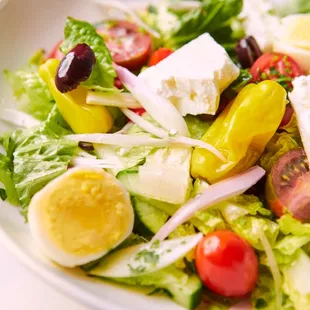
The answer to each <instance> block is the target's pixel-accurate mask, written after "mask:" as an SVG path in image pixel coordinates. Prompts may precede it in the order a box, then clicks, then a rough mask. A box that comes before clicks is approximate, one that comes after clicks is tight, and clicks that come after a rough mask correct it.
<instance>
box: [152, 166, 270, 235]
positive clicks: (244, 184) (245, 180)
mask: <svg viewBox="0 0 310 310" xmlns="http://www.w3.org/2000/svg"><path fill="white" fill-rule="evenodd" d="M264 174H265V170H264V169H263V168H261V167H258V166H256V167H253V168H251V169H249V170H248V171H246V172H243V173H241V174H238V175H236V176H234V177H231V178H228V179H226V180H224V181H221V182H219V183H216V184H213V185H211V186H209V187H208V188H206V189H205V191H204V192H203V193H202V194H201V195H200V196H197V197H196V198H194V199H192V200H190V201H189V202H187V203H186V204H185V205H183V206H182V207H181V208H180V209H179V210H178V211H177V212H176V213H175V214H174V215H173V216H172V217H171V218H170V219H169V220H168V222H167V223H166V224H165V225H164V226H163V227H162V228H161V229H160V230H159V232H157V234H156V235H155V236H154V238H153V240H160V241H161V240H164V239H165V238H167V236H168V235H169V234H170V233H172V232H173V231H174V230H175V229H176V228H177V227H178V226H179V225H181V224H183V223H184V222H186V221H187V220H189V219H190V218H191V217H193V216H194V215H195V213H196V212H199V211H202V210H205V209H207V208H209V207H212V206H213V205H215V204H217V203H219V202H221V201H224V200H227V199H229V198H232V197H234V196H237V195H240V194H242V193H244V192H245V191H246V190H247V189H249V188H250V187H252V186H253V185H254V184H256V183H257V182H258V181H259V180H260V179H261V178H262V177H263V176H264Z"/></svg>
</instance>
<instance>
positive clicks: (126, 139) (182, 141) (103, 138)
mask: <svg viewBox="0 0 310 310" xmlns="http://www.w3.org/2000/svg"><path fill="white" fill-rule="evenodd" d="M66 138H67V139H69V140H72V141H78V142H89V143H96V144H107V145H119V146H122V147H133V146H142V145H148V146H154V147H158V148H161V147H183V148H189V147H195V146H198V147H199V148H203V149H205V150H208V151H209V152H211V153H213V154H214V155H215V156H217V157H218V158H219V159H220V160H223V161H225V160H226V159H225V158H224V157H223V155H222V154H221V153H220V152H219V151H218V150H217V149H215V148H214V147H213V146H212V145H210V144H208V143H205V142H203V143H201V142H202V141H200V140H195V139H190V138H184V137H168V138H163V139H157V138H151V137H148V136H136V135H126V134H121V133H105V134H103V133H92V134H78V135H69V136H66Z"/></svg>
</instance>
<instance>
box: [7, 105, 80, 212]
mask: <svg viewBox="0 0 310 310" xmlns="http://www.w3.org/2000/svg"><path fill="white" fill-rule="evenodd" d="M64 124H65V121H64V120H63V119H62V117H61V115H60V114H59V112H58V110H57V107H56V106H54V108H53V110H52V112H51V113H50V115H49V116H48V119H47V121H46V122H43V123H41V124H40V126H38V127H34V128H31V129H25V130H18V131H14V132H12V133H11V134H9V135H6V136H5V137H4V138H3V140H2V144H3V146H4V148H5V150H6V152H7V157H8V160H9V161H8V165H9V166H10V167H12V168H11V172H12V174H11V176H12V180H13V184H14V189H15V190H16V192H17V196H18V200H19V202H20V204H21V207H22V214H23V215H24V216H25V218H27V211H28V205H29V202H30V200H31V198H32V196H33V195H34V194H35V193H36V192H38V191H39V190H40V189H41V188H43V187H44V186H45V185H46V184H47V183H49V182H50V181H51V180H52V179H54V178H56V177H57V176H59V175H61V174H62V173H64V172H65V171H67V169H68V165H69V163H70V161H71V159H72V156H73V154H74V152H75V151H76V150H77V149H78V145H77V143H76V142H74V141H69V140H65V139H63V138H62V136H63V135H64V134H67V133H68V132H69V129H68V127H67V126H65V127H62V125H64ZM7 173H8V172H7ZM3 183H5V182H3ZM4 185H5V189H6V191H7V193H8V194H9V193H10V192H9V191H10V190H11V191H13V189H12V188H13V186H12V183H11V182H9V183H8V182H7V183H6V184H4ZM8 197H9V195H8Z"/></svg>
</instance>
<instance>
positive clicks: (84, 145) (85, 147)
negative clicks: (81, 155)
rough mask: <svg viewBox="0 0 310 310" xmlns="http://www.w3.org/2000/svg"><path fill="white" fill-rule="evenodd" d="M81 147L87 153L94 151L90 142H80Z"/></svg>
mask: <svg viewBox="0 0 310 310" xmlns="http://www.w3.org/2000/svg"><path fill="white" fill-rule="evenodd" d="M79 147H80V148H81V149H83V150H85V151H88V152H90V151H94V146H93V144H92V143H89V142H82V141H80V142H79Z"/></svg>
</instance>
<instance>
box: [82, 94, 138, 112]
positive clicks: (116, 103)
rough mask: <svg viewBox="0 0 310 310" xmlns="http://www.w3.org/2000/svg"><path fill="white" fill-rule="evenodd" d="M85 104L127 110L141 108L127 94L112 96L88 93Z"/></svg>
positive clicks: (130, 95) (131, 96)
mask: <svg viewBox="0 0 310 310" xmlns="http://www.w3.org/2000/svg"><path fill="white" fill-rule="evenodd" d="M86 103H87V104H91V105H103V106H108V107H118V108H128V109H139V108H141V104H140V103H139V102H138V101H137V100H136V99H135V98H134V97H133V95H132V94H129V93H119V94H113V93H107V92H105V93H100V92H93V91H89V92H88V93H87V97H86Z"/></svg>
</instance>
